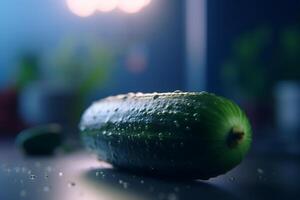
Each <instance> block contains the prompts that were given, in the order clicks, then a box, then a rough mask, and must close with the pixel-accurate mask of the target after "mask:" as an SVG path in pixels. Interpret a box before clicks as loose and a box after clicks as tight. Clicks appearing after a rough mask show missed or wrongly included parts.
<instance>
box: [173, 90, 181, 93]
mask: <svg viewBox="0 0 300 200" xmlns="http://www.w3.org/2000/svg"><path fill="white" fill-rule="evenodd" d="M181 92H182V91H181V90H175V91H174V93H181Z"/></svg>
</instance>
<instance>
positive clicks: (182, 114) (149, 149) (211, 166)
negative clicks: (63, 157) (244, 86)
mask: <svg viewBox="0 0 300 200" xmlns="http://www.w3.org/2000/svg"><path fill="white" fill-rule="evenodd" d="M234 127H238V128H239V129H240V130H242V131H243V132H244V137H243V138H242V140H241V141H240V142H239V143H238V144H237V145H236V146H235V147H230V146H229V145H228V142H227V139H228V135H229V134H230V131H231V130H232V128H234ZM80 130H81V136H82V139H83V141H84V143H85V144H86V146H87V147H89V148H90V149H92V150H95V151H96V152H97V154H98V155H99V156H100V158H102V159H104V160H106V161H107V162H109V163H111V164H113V165H114V166H116V167H119V168H126V169H128V170H134V171H138V172H145V173H149V172H150V173H154V174H160V175H167V176H174V177H178V176H181V177H185V178H191V179H208V178H211V177H215V176H218V175H220V174H223V173H225V172H227V171H229V170H230V169H232V168H233V167H235V166H236V165H238V164H239V163H240V162H241V161H242V159H243V158H244V156H245V154H246V153H247V152H248V150H249V148H250V145H251V141H252V133H251V126H250V123H249V121H248V119H247V117H246V115H245V113H244V112H243V111H242V110H241V109H240V108H239V106H238V105H236V104H235V103H233V102H232V101H230V100H228V99H225V98H223V97H219V96H216V95H214V94H210V93H207V92H200V93H185V92H174V93H151V94H142V93H136V94H134V93H129V94H127V95H118V96H114V97H108V98H106V99H103V100H100V101H98V102H95V103H93V104H92V105H91V106H90V107H89V108H88V109H87V110H86V111H85V113H84V114H83V116H82V120H81V123H80Z"/></svg>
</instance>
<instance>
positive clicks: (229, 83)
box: [221, 27, 271, 100]
mask: <svg viewBox="0 0 300 200" xmlns="http://www.w3.org/2000/svg"><path fill="white" fill-rule="evenodd" d="M270 34H271V32H270V30H269V29H268V28H266V27H262V28H259V29H257V30H255V31H252V32H248V33H245V34H243V35H241V36H240V37H239V38H237V39H236V40H235V41H234V43H233V48H232V53H231V57H230V58H229V59H227V60H226V61H225V62H224V64H223V66H222V68H221V69H222V70H221V78H222V80H223V83H224V86H225V89H227V90H229V91H231V92H234V94H233V95H235V97H236V98H237V99H250V100H252V99H254V98H257V97H262V96H263V95H264V89H265V87H266V85H267V82H268V80H267V79H266V78H267V77H268V76H267V74H266V73H267V72H266V69H265V67H264V65H265V63H264V61H263V59H262V57H263V56H264V55H263V53H264V51H265V49H266V46H267V45H268V44H269V43H270Z"/></svg>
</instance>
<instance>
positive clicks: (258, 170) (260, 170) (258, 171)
mask: <svg viewBox="0 0 300 200" xmlns="http://www.w3.org/2000/svg"><path fill="white" fill-rule="evenodd" d="M256 171H257V173H259V174H263V173H264V170H263V169H261V168H257V170H256Z"/></svg>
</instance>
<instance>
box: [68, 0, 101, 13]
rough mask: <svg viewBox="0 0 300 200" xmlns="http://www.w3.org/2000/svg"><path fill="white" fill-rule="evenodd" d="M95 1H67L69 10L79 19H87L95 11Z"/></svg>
mask: <svg viewBox="0 0 300 200" xmlns="http://www.w3.org/2000/svg"><path fill="white" fill-rule="evenodd" d="M96 3H97V1H96V0H67V5H68V7H69V9H70V10H71V11H72V12H73V13H74V14H76V15H78V16H80V17H88V16H90V15H92V14H93V13H94V12H95V11H96Z"/></svg>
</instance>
